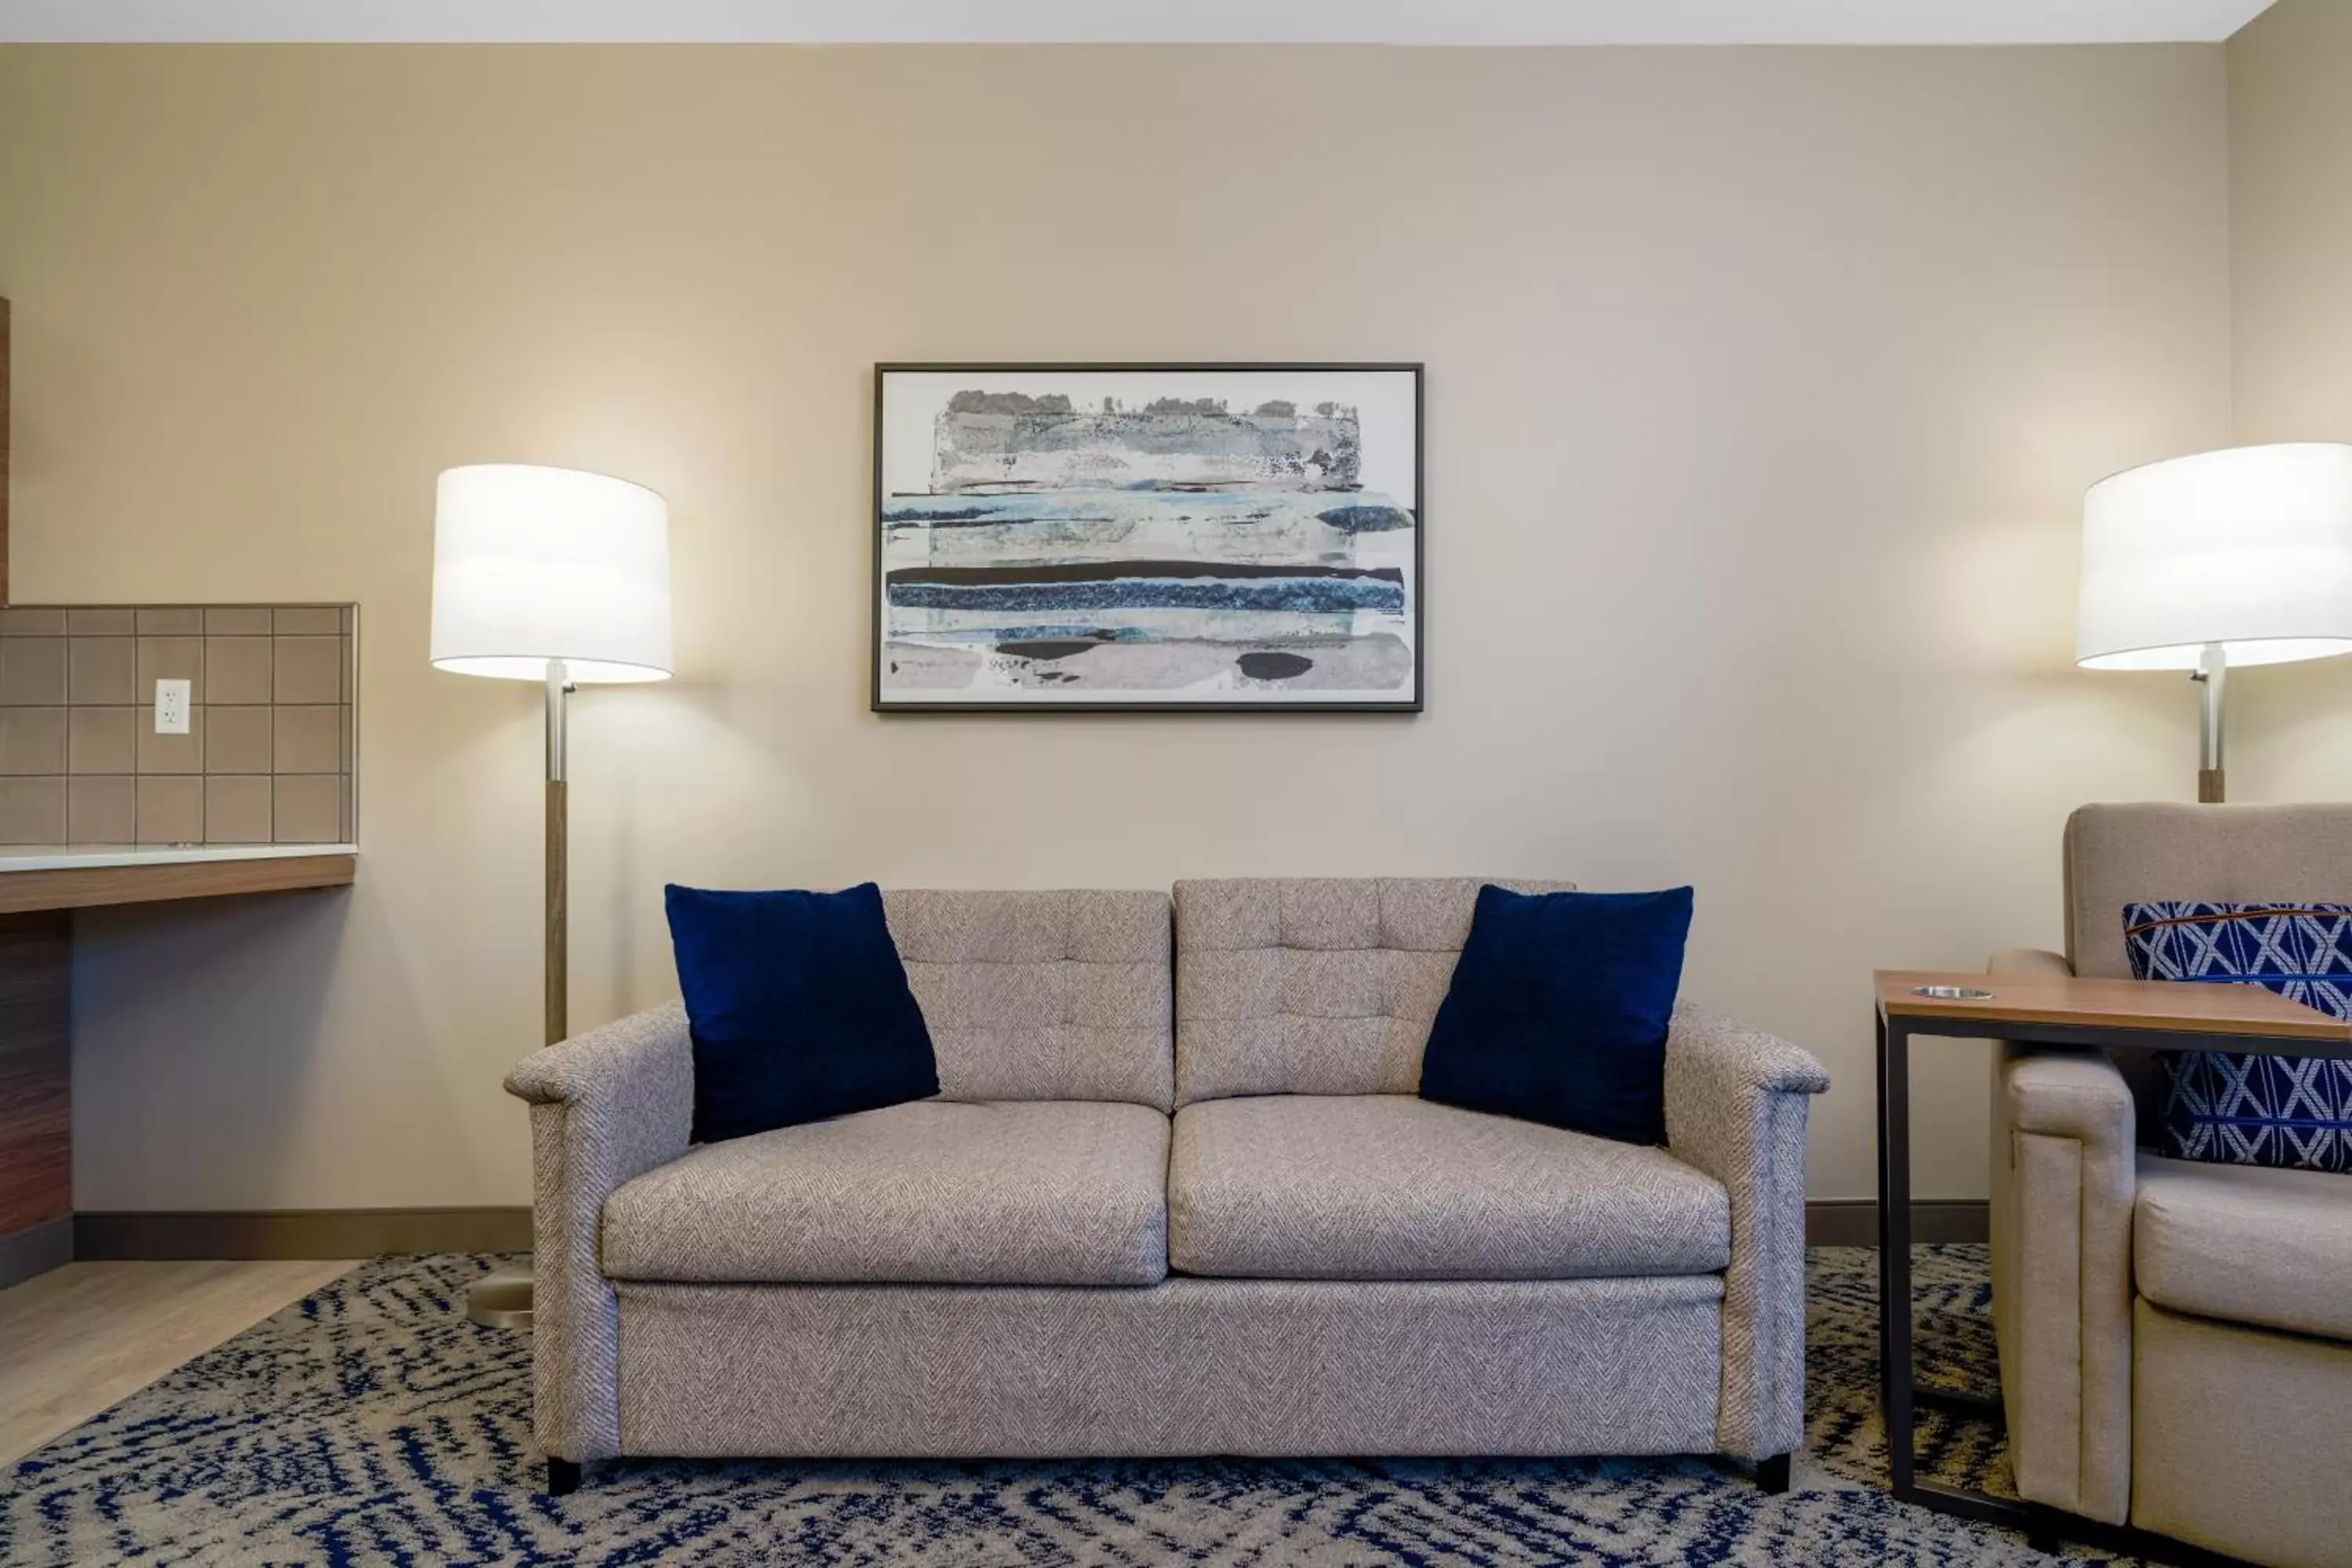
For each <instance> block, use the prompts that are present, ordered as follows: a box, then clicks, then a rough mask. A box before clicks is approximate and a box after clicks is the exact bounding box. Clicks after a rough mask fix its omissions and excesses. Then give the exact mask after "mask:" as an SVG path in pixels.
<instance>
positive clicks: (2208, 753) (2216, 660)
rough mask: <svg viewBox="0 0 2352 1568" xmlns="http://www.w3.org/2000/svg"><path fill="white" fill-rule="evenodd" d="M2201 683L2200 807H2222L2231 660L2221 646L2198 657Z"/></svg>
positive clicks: (2212, 644) (2213, 646)
mask: <svg viewBox="0 0 2352 1568" xmlns="http://www.w3.org/2000/svg"><path fill="white" fill-rule="evenodd" d="M2189 679H2191V680H2193V681H2195V682H2196V683H2197V804H2198V805H2221V802H2222V801H2223V800H2224V799H2226V798H2227V797H2228V789H2227V787H2226V785H2225V784H2224V782H2223V779H2222V769H2221V732H2222V731H2221V709H2222V700H2223V698H2224V697H2225V696H2226V695H2227V691H2226V687H2227V685H2228V681H2229V679H2230V660H2229V656H2228V655H2227V653H2225V652H2224V651H2223V649H2222V647H2221V644H2220V643H2217V642H2209V643H2207V644H2206V645H2205V651H2204V652H2203V653H2201V654H2200V655H2199V656H2198V658H2197V669H2196V673H2194V674H2193V675H2191V676H2189Z"/></svg>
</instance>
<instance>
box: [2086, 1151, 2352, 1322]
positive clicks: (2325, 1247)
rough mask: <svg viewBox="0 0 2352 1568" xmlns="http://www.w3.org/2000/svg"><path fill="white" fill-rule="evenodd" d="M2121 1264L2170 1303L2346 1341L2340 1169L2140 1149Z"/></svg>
mask: <svg viewBox="0 0 2352 1568" xmlns="http://www.w3.org/2000/svg"><path fill="white" fill-rule="evenodd" d="M2132 1268H2133V1273H2134V1275H2135V1277H2136V1281H2137V1285H2138V1287H2139V1293H2140V1294H2141V1295H2143V1296H2145V1297H2147V1299H2148V1300H2151V1301H2153V1302H2155V1303H2156V1304H2157V1305H2158V1306H2159V1307H2168V1308H2170V1309H2171V1310H2174V1311H2176V1312H2191V1313H2194V1314H2196V1315H2197V1316H2199V1317H2204V1318H2218V1319H2221V1321H2224V1322H2231V1323H2254V1324H2259V1325H2261V1326H2263V1327H2264V1328H2273V1329H2286V1330H2289V1331H2293V1332H2295V1333H2305V1334H2325V1335H2327V1336H2329V1337H2330V1338H2334V1339H2339V1340H2352V1289H2347V1288H2346V1287H2347V1281H2352V1176H2341V1175H2336V1174H2335V1173H2332V1172H2326V1171H2274V1170H2268V1169H2264V1168H2263V1167H2260V1166H2253V1165H2211V1164H2204V1163H2197V1162H2192V1161H2188V1160H2167V1159H2164V1158H2162V1157H2161V1156H2158V1155H2155V1154H2148V1153H2143V1154H2141V1155H2140V1160H2139V1196H2138V1198H2137V1201H2136V1203H2135V1204H2134V1205H2133V1209H2132Z"/></svg>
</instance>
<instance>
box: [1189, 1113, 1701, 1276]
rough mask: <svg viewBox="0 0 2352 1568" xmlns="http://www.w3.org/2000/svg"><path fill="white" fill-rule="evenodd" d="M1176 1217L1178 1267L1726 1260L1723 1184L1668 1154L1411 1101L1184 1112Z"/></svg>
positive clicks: (1416, 1269) (1321, 1272) (1568, 1265)
mask: <svg viewBox="0 0 2352 1568" xmlns="http://www.w3.org/2000/svg"><path fill="white" fill-rule="evenodd" d="M1168 1226H1169V1228H1168V1251H1169V1261H1170V1264H1171V1267H1172V1268H1175V1269H1177V1270H1178V1271H1179V1272H1181V1273H1186V1274H1207V1275H1216V1276H1221V1277H1224V1278H1228V1279H1598V1278H1603V1277H1609V1276H1618V1275H1661V1274H1711V1273H1714V1272H1715V1271H1717V1269H1720V1268H1724V1267H1725V1266H1726V1265H1727V1263H1728V1262H1729V1261H1730V1255H1731V1208H1730V1204H1729V1201H1728V1200H1727V1198H1726V1197H1725V1195H1724V1191H1723V1188H1722V1186H1721V1185H1719V1184H1717V1183H1716V1182H1715V1181H1714V1180H1712V1179H1711V1178H1709V1177H1707V1176H1706V1175H1703V1174H1701V1173H1699V1172H1697V1171H1695V1170H1693V1169H1691V1168H1690V1167H1689V1166H1687V1165H1685V1164H1683V1163H1681V1162H1679V1161H1677V1160H1675V1158H1674V1157H1673V1156H1672V1155H1670V1154H1668V1153H1667V1152H1665V1151H1664V1150H1663V1149H1651V1148H1643V1147H1640V1146H1638V1145H1635V1144H1631V1143H1618V1142H1612V1141H1610V1140H1608V1139H1605V1138H1593V1137H1589V1136H1587V1135H1586V1134H1584V1133H1581V1132H1568V1131H1562V1130H1560V1129H1559V1128H1556V1127H1544V1126H1540V1125H1538V1124H1537V1123H1535V1122H1532V1121H1517V1120H1516V1119H1514V1118H1510V1117H1504V1116H1489V1115H1486V1114H1484V1113H1483V1112H1480V1111H1475V1110H1459V1109H1457V1108H1455V1107H1454V1106H1450V1105H1437V1104H1433V1103H1432V1102H1431V1101H1429V1100H1418V1099H1415V1098H1413V1097H1412V1096H1410V1095H1391V1094H1367V1095H1345V1096H1330V1097H1325V1096H1318V1095H1271V1096H1267V1097H1265V1098H1262V1099H1253V1100H1201V1101H1199V1102H1196V1103H1194V1104H1192V1105H1188V1106H1185V1107H1184V1108H1183V1109H1182V1110H1179V1111H1178V1112H1177V1113H1176V1143H1175V1151H1174V1152H1173V1153H1172V1154H1171V1156H1170V1159H1169V1165H1168Z"/></svg>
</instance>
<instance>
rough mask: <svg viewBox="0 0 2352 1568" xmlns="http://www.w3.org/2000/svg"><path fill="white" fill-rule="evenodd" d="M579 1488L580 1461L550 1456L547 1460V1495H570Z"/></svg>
mask: <svg viewBox="0 0 2352 1568" xmlns="http://www.w3.org/2000/svg"><path fill="white" fill-rule="evenodd" d="M579 1489H580V1462H579V1461H578V1460H576V1459H559V1458H554V1457H552V1456H550V1457H549V1458H548V1461H547V1495H548V1496H550V1497H570V1496H571V1495H572V1493H573V1492H576V1491H578V1490H579Z"/></svg>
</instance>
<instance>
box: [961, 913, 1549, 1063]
mask: <svg viewBox="0 0 2352 1568" xmlns="http://www.w3.org/2000/svg"><path fill="white" fill-rule="evenodd" d="M1490 881H1491V882H1493V883H1494V885H1495V886H1496V887H1499V888H1508V889H1512V890H1513V891H1515V892H1522V893H1547V892H1566V891H1572V890H1573V889H1574V887H1575V884H1573V883H1571V882H1543V881H1512V880H1506V879H1501V878H1480V877H1351V878H1304V877H1298V878H1242V879H1225V880H1217V881H1191V882H1179V883H1177V884H1176V1102H1177V1103H1178V1104H1179V1105H1187V1104H1190V1103H1192V1101H1194V1100H1223V1099H1229V1098H1232V1097H1234V1096H1237V1095H1247V1094H1411V1093H1412V1092H1413V1091H1414V1090H1415V1089H1417V1088H1419V1087H1420V1083H1421V1055H1422V1049H1423V1047H1425V1046H1426V1045H1427V1044H1428V1043H1429V1026H1430V1023H1431V1021H1432V1020H1433V1019H1434V1018H1435V1017H1436V1016H1437V1005H1438V1004H1439V1003H1440V1002H1443V1001H1444V999H1445V988H1446V985H1447V984H1448V983H1449V982H1450V981H1451V980H1452V979H1453V977H1454V960H1455V959H1456V958H1457V957H1459V956H1460V954H1461V952H1462V943H1463V940H1464V939H1465V938H1466V937H1467V936H1468V935H1469V934H1470V914H1471V910H1473V909H1474V908H1475V906H1476V904H1477V901H1478V889H1480V888H1481V887H1483V886H1485V885H1486V883H1487V882H1490ZM916 994H918V995H920V994H921V987H920V985H918V986H917V988H916ZM932 1027H933V1032H934V1035H936V1033H937V1029H938V1026H937V1024H936V1023H935V1024H934V1025H933V1026H932ZM947 1070H948V1069H947V1066H946V1053H945V1050H944V1048H943V1049H942V1051H941V1053H940V1075H941V1077H942V1078H944V1077H945V1076H946V1074H947Z"/></svg>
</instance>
